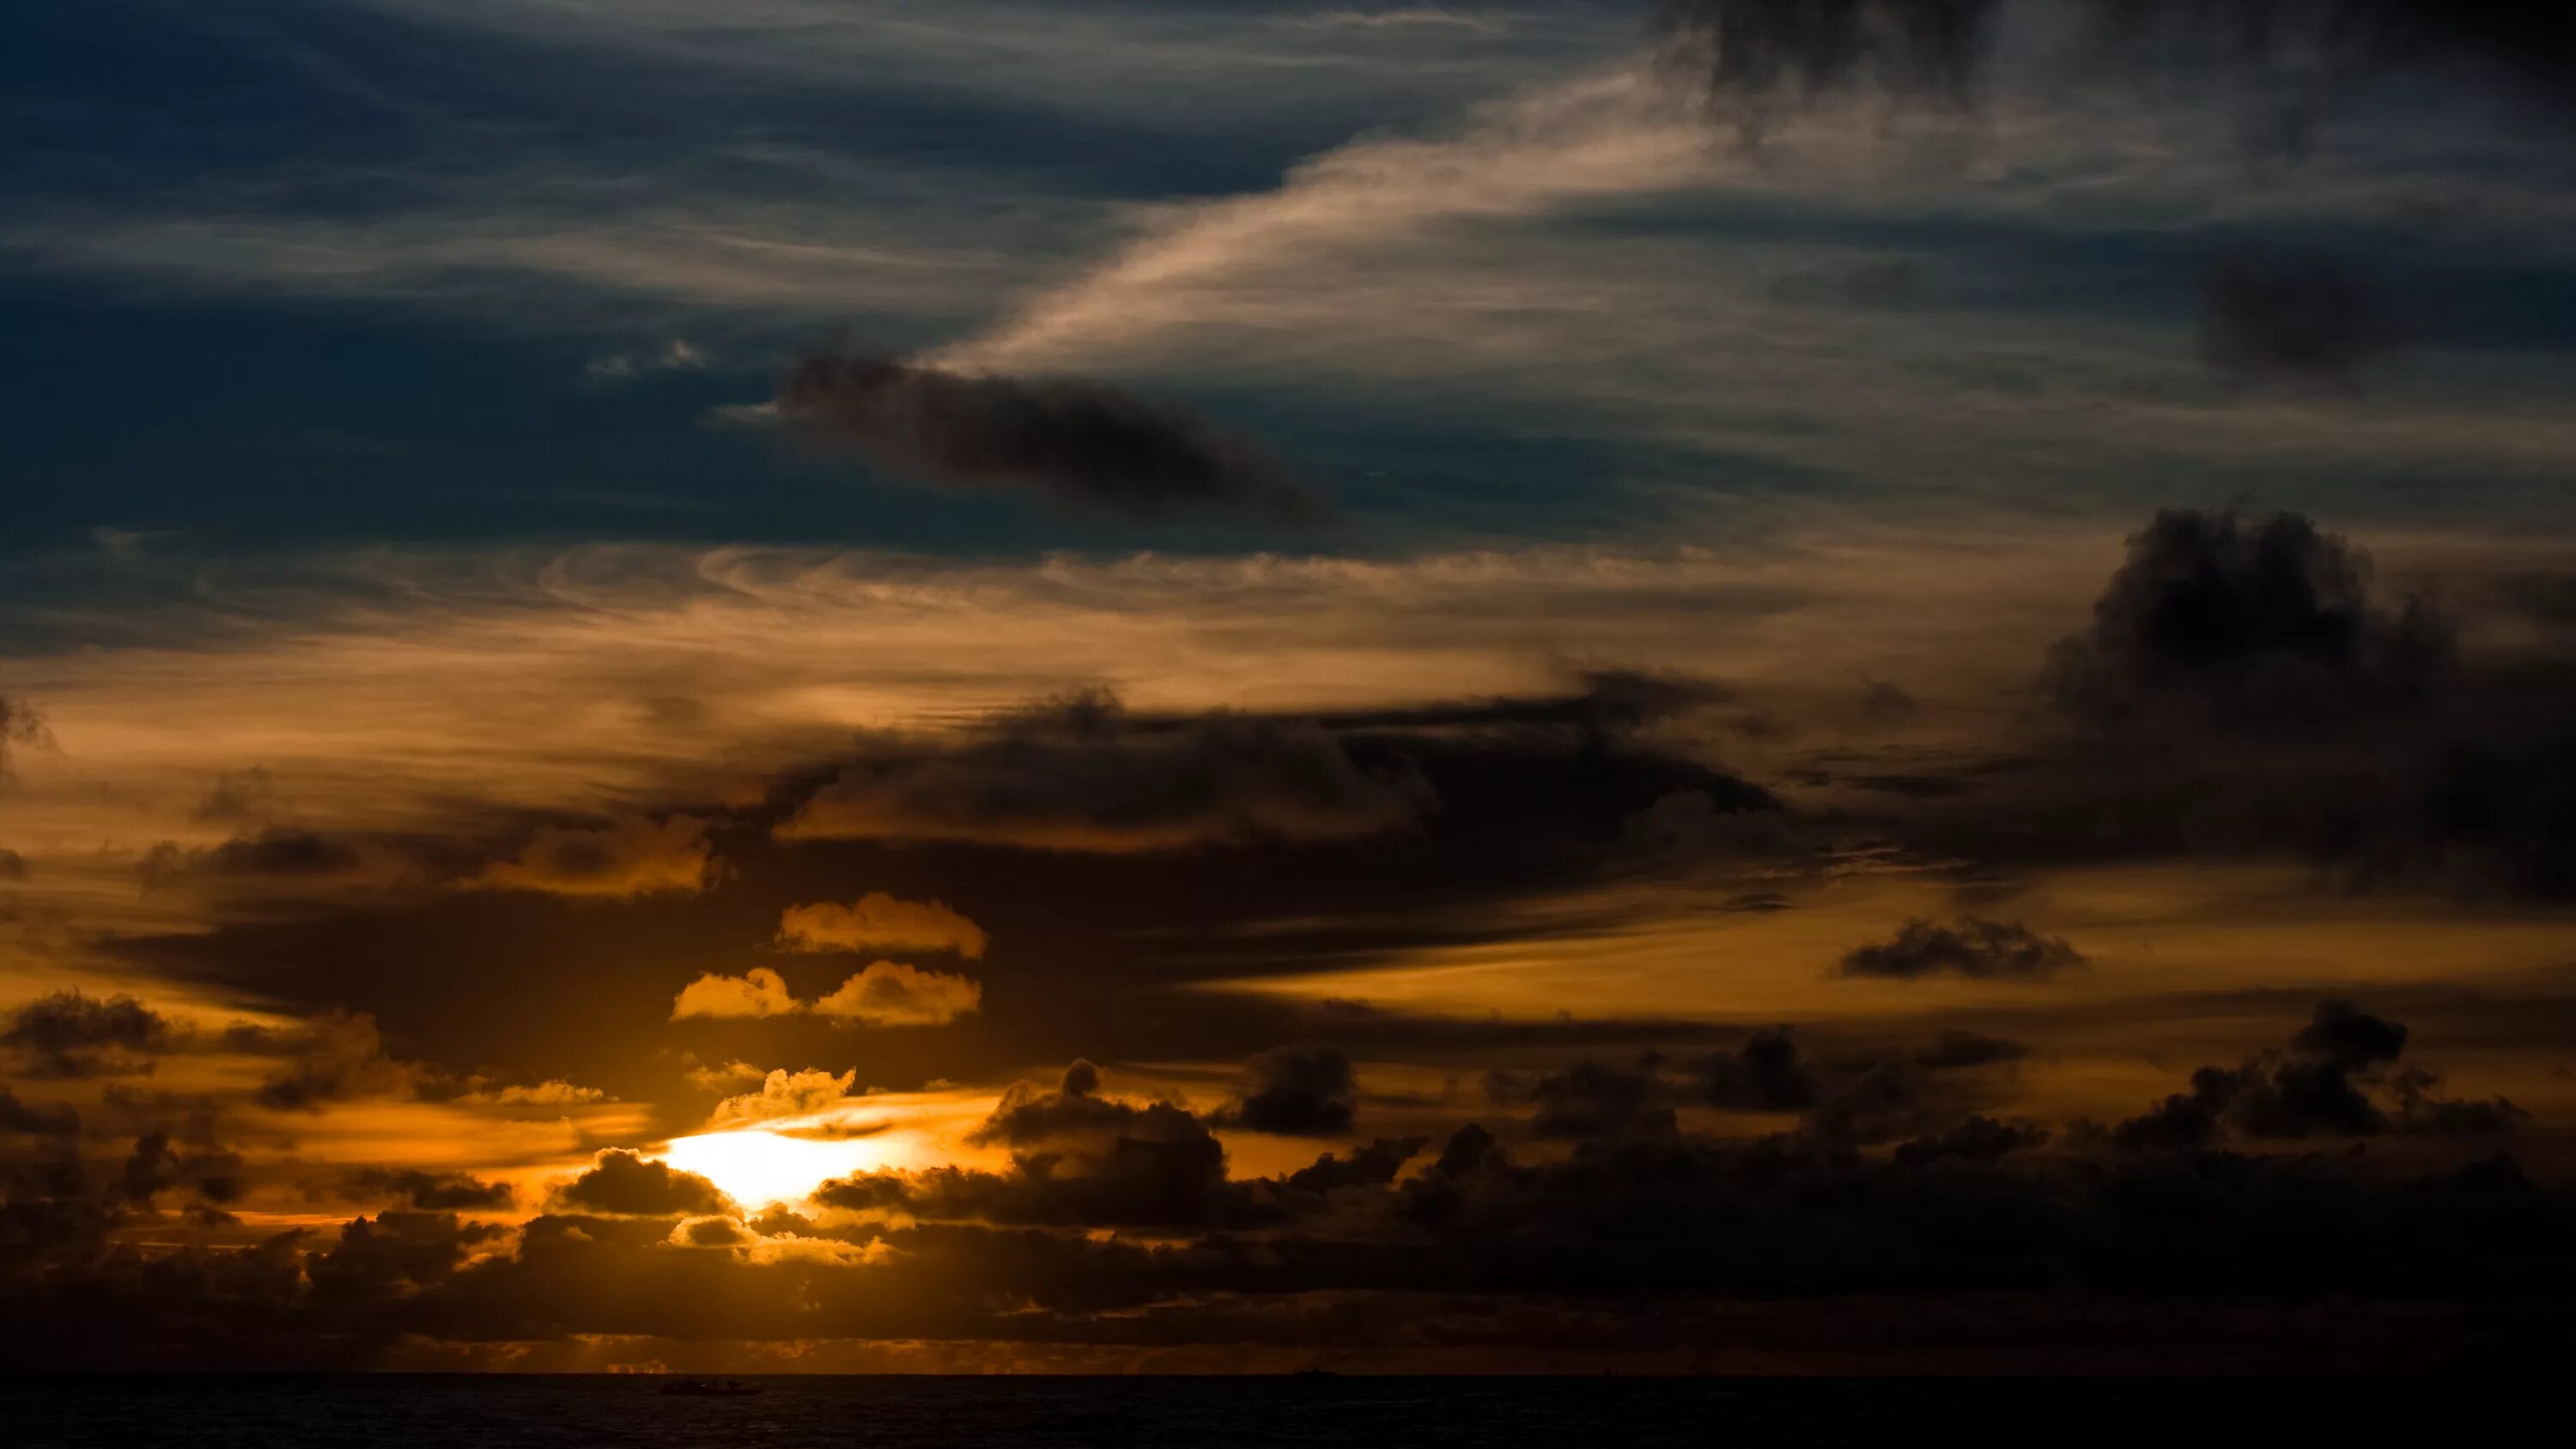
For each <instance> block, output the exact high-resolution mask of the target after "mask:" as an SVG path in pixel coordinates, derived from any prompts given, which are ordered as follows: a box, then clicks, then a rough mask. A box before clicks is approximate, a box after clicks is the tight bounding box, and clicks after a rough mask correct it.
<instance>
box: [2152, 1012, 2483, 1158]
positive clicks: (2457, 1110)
mask: <svg viewBox="0 0 2576 1449" xmlns="http://www.w3.org/2000/svg"><path fill="white" fill-rule="evenodd" d="M2405 1049H2406V1028H2405V1027H2404V1026H2402V1025H2400V1024H2398V1023H2396V1022H2392V1021H2388V1020H2386V1019H2384V1018H2382V1017H2377V1016H2373V1015H2371V1014H2370V1013H2368V1012H2365V1011H2362V1010H2361V1009H2359V1008H2358V1007H2356V1006H2354V1005H2353V1004H2352V1003H2350V1002H2348V1001H2340V1000H2327V1001H2321V1002H2319V1003H2317V1007H2316V1011H2315V1013H2314V1014H2313V1015H2312V1016H2311V1017H2310V1018H2309V1020H2308V1024H2307V1025H2306V1026H2304V1027H2302V1028H2300V1030H2299V1031H2298V1032H2297V1033H2296V1034H2294V1035H2293V1036H2292V1037H2291V1038H2290V1041H2289V1045H2288V1047H2287V1049H2286V1050H2280V1051H2266V1052H2261V1053H2257V1054H2256V1055H2254V1056H2252V1057H2249V1058H2247V1059H2246V1060H2245V1061H2244V1062H2243V1063H2242V1064H2240V1065H2238V1066H2236V1067H2234V1068H2232V1069H2231V1068H2226V1067H2202V1068H2201V1069H2200V1070H2198V1071H2196V1072H2194V1073H2192V1077H2191V1089H2190V1090H2189V1091H2187V1092H2177V1093H2175V1094H2173V1095H2172V1096H2169V1097H2167V1098H2165V1099H2164V1100H2163V1101H2162V1102H2159V1103H2157V1104H2156V1105H2155V1106H2154V1107H2153V1108H2151V1109H2149V1110H2148V1111H2147V1112H2146V1113H2145V1114H2143V1115H2141V1116H2138V1117H2133V1118H2130V1119H2129V1120H2127V1121H2125V1122H2122V1123H2119V1124H2118V1125H2116V1126H2115V1127H2113V1128H2112V1129H2111V1140H2112V1141H2113V1142H2114V1143H2115V1144H2117V1145H2118V1146H2121V1147H2123V1148H2128V1149H2131V1150H2139V1151H2158V1150H2177V1149H2185V1148H2197V1147H2202V1146H2206V1145H2208V1144H2209V1143H2211V1142H2214V1141H2216V1140H2218V1139H2219V1138H2220V1137H2221V1136H2223V1135H2225V1134H2227V1133H2231V1132H2232V1133H2235V1134H2238V1135H2241V1136H2244V1137H2247V1138H2253V1139H2258V1140H2259V1139H2271V1140H2279V1139H2297V1138H2307V1137H2375V1136H2379V1135H2382V1134H2385V1133H2391V1132H2405V1133H2416V1134H2422V1135H2428V1136H2476V1135H2481V1134H2485V1133H2491V1132H2497V1131H2501V1130H2503V1129H2505V1128H2506V1127H2509V1126H2511V1125H2512V1124H2513V1123H2515V1122H2518V1121H2520V1120H2522V1119H2523V1118H2524V1116H2525V1115H2526V1114H2525V1113H2524V1112H2523V1111H2522V1109H2521V1108H2519V1107H2516V1106H2515V1105H2514V1104H2513V1103H2511V1102H2509V1101H2506V1100H2505V1099H2503V1098H2501V1097H2498V1098H2494V1099H2492V1100H2489V1101H2484V1102H2475V1101H2457V1100H2452V1099H2446V1098H2441V1097H2437V1096H2435V1095H2434V1094H2433V1093H2434V1090H2435V1088H2436V1087H2437V1085H2438V1083H2439V1078H2438V1077H2436V1076H2435V1075H2434V1074H2433V1073H2431V1072H2428V1071H2425V1070H2423V1069H2421V1068H2409V1069H2407V1070H2405V1071H2403V1072H2399V1073H2382V1072H2380V1071H2379V1070H2378V1069H2380V1068H2383V1067H2385V1066H2387V1065H2388V1064H2390V1063H2393V1062H2395V1061H2396V1060H2397V1059H2398V1057H2399V1055H2400V1054H2401V1053H2403V1052H2404V1051H2405ZM2382 1086H2384V1087H2386V1088H2387V1089H2388V1092H2389V1093H2390V1094H2391V1095H2393V1097H2394V1104H2393V1107H2392V1106H2391V1105H2385V1104H2383V1103H2382V1102H2380V1101H2378V1100H2375V1099H2374V1098H2373V1096H2372V1095H2371V1092H2372V1089H2373V1088H2377V1087H2382Z"/></svg>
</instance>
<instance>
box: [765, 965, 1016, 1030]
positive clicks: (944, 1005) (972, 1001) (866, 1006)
mask: <svg viewBox="0 0 2576 1449" xmlns="http://www.w3.org/2000/svg"><path fill="white" fill-rule="evenodd" d="M983 999H984V988H983V987H982V986H981V985H980V984H978V983H977V982H975V981H974V980H972V979H971V978H969V977H964V976H952V975H950V974H948V973H947V972H944V971H924V970H922V969H921V968H920V967H918V966H907V965H904V964H903V963H902V962H899V961H872V962H870V963H868V967H867V969H866V970H864V971H861V972H859V973H858V974H857V975H855V976H852V977H851V978H850V979H849V980H847V981H844V982H842V983H841V984H840V986H839V987H838V988H837V989H835V990H834V991H833V992H832V993H831V994H830V995H828V996H824V997H822V998H820V999H818V1000H816V1001H815V1002H814V1004H813V1005H812V1006H811V1007H810V1008H808V1009H809V1010H811V1011H812V1012H813V1013H814V1014H815V1015H816V1016H823V1017H829V1018H831V1019H832V1020H834V1021H836V1022H849V1023H855V1024H857V1025H860V1026H944V1025H946V1024H947V1023H949V1022H952V1021H955V1020H956V1019H957V1018H959V1017H961V1016H970V1015H972V1014H974V1011H975V1009H976V1006H977V1004H978V1003H980V1002H981V1001H982V1000H983Z"/></svg>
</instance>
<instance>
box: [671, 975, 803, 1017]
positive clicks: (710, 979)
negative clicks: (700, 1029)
mask: <svg viewBox="0 0 2576 1449" xmlns="http://www.w3.org/2000/svg"><path fill="white" fill-rule="evenodd" d="M804 1009H805V1007H804V1004H803V1003H802V1002H800V1001H798V1000H797V999H796V994H795V993H794V992H792V991H789V990H788V989H787V978H786V977H783V976H781V975H779V974H778V973H777V972H775V971H772V970H770V969H769V968H768V967H766V966H754V967H753V968H751V969H750V970H749V971H747V972H745V973H743V974H742V975H740V976H719V975H717V974H715V973H714V972H712V971H710V972H707V973H705V974H704V975H701V976H700V977H698V979H697V980H695V981H692V982H690V983H689V984H688V985H686V986H683V987H681V988H680V994H679V995H678V996H677V997H675V998H673V999H672V1002H671V1019H672V1020H673V1021H680V1020H684V1019H686V1018H689V1017H761V1016H790V1015H793V1014H795V1013H796V1012H799V1011H802V1010H804Z"/></svg>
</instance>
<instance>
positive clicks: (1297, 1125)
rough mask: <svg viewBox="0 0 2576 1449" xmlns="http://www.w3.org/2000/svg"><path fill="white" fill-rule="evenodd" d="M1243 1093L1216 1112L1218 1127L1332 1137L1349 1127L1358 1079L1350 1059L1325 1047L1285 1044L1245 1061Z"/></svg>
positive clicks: (1285, 1134)
mask: <svg viewBox="0 0 2576 1449" xmlns="http://www.w3.org/2000/svg"><path fill="white" fill-rule="evenodd" d="M1244 1072H1245V1075H1246V1076H1247V1077H1248V1078H1250V1081H1249V1082H1248V1083H1247V1084H1246V1086H1245V1088H1244V1092H1243V1095H1242V1096H1241V1097H1240V1098H1237V1099H1236V1100H1235V1101H1234V1102H1233V1103H1231V1104H1230V1105H1228V1106H1227V1107H1226V1108H1225V1109H1224V1111H1222V1112H1220V1113H1219V1114H1218V1116H1217V1119H1216V1121H1217V1125H1218V1126H1220V1127H1240V1128H1243V1129H1244V1130H1246V1131H1251V1132H1272V1133H1277V1134H1279V1135H1281V1136H1284V1137H1333V1136H1338V1135H1339V1134H1341V1133H1344V1132H1347V1131H1349V1130H1350V1128H1351V1118H1352V1116H1353V1114H1354V1113H1356V1112H1357V1110H1358V1107H1359V1082H1358V1079H1357V1078H1356V1077H1355V1076H1354V1075H1353V1074H1352V1072H1351V1059H1350V1058H1349V1057H1347V1056H1345V1055H1343V1054H1342V1053H1341V1052H1340V1051H1338V1050H1336V1049H1334V1048H1332V1047H1328V1046H1285V1047H1278V1048H1275V1049H1273V1050H1271V1051H1266V1052H1263V1053H1261V1054H1260V1055H1258V1056H1256V1057H1254V1058H1252V1059H1251V1060H1250V1061H1248V1062H1246V1063H1244Z"/></svg>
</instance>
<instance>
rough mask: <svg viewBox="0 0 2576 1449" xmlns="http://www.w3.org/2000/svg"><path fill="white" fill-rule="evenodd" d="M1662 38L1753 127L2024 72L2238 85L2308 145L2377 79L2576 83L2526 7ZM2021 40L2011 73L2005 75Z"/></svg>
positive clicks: (2094, 14) (2450, 6)
mask: <svg viewBox="0 0 2576 1449" xmlns="http://www.w3.org/2000/svg"><path fill="white" fill-rule="evenodd" d="M2070 21H2071V23H2070ZM1655 27H1656V29H1657V31H1658V33H1659V34H1660V35H1661V36H1662V37H1663V38H1664V42H1665V44H1666V46H1667V47H1668V49H1669V50H1670V51H1672V52H1673V58H1674V59H1675V60H1676V61H1678V62H1679V63H1682V64H1684V65H1687V66H1689V67H1692V68H1694V69H1695V70H1697V71H1698V73H1699V76H1700V79H1701V81H1702V82H1703V84H1704V85H1705V86H1706V89H1707V94H1708V99H1709V104H1710V105H1711V107H1712V108H1713V109H1715V110H1716V111H1717V112H1718V113H1719V114H1720V115H1722V116H1725V117H1728V118H1729V119H1733V120H1735V121H1737V122H1739V123H1741V124H1744V125H1746V126H1748V127H1758V126H1759V124H1760V123H1762V122H1765V121H1767V120H1769V119H1770V118H1772V117H1773V116H1774V115H1776V114H1778V113H1779V112H1781V111H1784V110H1788V109H1792V108H1795V107H1799V106H1804V105H1809V104H1812V103H1814V102H1815V101H1817V100H1818V99H1820V98H1822V97H1825V96H1828V95H1832V94H1836V93H1845V92H1861V91H1866V92H1872V93H1877V94H1883V95H1888V96H1893V97H1898V98H1902V99H1908V100H1912V101H1916V102H1921V103H1925V104H1935V105H1941V106H1951V107H1964V106H1968V105H1972V104H1977V103H1981V102H1984V101H1986V100H1988V99H1989V98H1990V96H1989V93H1990V92H1991V91H1992V90H1993V89H1995V88H1996V86H1997V84H1998V83H1999V82H2001V81H2002V80H2004V79H2005V78H2006V77H2007V76H2012V77H2020V76H2023V75H2028V76H2033V77H2037V78H2041V79H2044V80H2054V81H2056V82H2059V83H2061V84H2063V83H2068V82H2072V81H2078V80H2081V81H2084V82H2088V83H2098V82H2100V81H2103V80H2106V79H2109V80H2120V81H2126V82H2130V83H2133V84H2141V85H2143V84H2145V83H2148V82H2163V81H2171V80H2181V81H2183V82H2184V83H2186V84H2189V85H2191V86H2192V88H2193V90H2192V93H2193V94H2194V95H2195V96H2198V97H2205V96H2207V95H2209V94H2210V93H2211V92H2212V91H2213V90H2215V89H2217V88H2219V87H2226V88H2228V89H2230V90H2231V91H2233V92H2234V93H2235V98H2236V99H2238V100H2240V101H2247V102H2251V103H2252V104H2254V105H2255V106H2256V107H2257V108H2258V109H2259V110H2260V112H2261V113H2263V114H2264V115H2266V116H2267V117H2268V118H2269V120H2270V122H2271V125H2272V128H2274V129H2275V130H2276V133H2277V134H2280V135H2282V136H2284V137H2285V138H2287V139H2290V140H2297V139H2299V138H2300V137H2302V136H2304V135H2305V134H2306V133H2307V132H2308V131H2310V130H2311V129H2313V128H2314V126H2315V125H2316V124H2317V122H2318V120H2319V119H2320V117H2321V115H2322V114H2323V113H2324V112H2325V111H2326V110H2327V109H2329V108H2330V107H2332V106H2333V105H2335V104H2336V103H2338V102H2340V101H2346V100H2349V99H2350V97H2351V95H2352V94H2353V93H2354V92H2357V91H2358V90H2360V89H2361V88H2362V87H2363V86H2364V85H2365V84H2366V83H2368V82H2372V81H2376V80H2382V79H2387V78H2392V77H2396V76H2403V75H2413V76H2417V77H2427V78H2454V79H2467V80H2469V81H2471V82H2472V83H2474V84H2477V85H2480V86H2482V87H2484V88H2488V89H2491V90H2497V91H2501V92H2503V93H2506V94H2509V95H2511V96H2512V97H2514V98H2516V99H2519V100H2524V101H2531V102H2535V103H2537V104H2538V105H2539V106H2540V107H2541V108H2543V109H2545V110H2564V109H2566V107H2567V98H2566V82H2567V81H2568V79H2570V77H2571V75H2572V74H2576V27H2571V25H2570V22H2569V21H2568V20H2567V18H2566V17H2565V15H2564V13H2563V12H2561V11H2560V10H2559V9H2558V8H2557V7H2555V6H2550V5H2545V4H2527V3H2522V0H2502V3H2493V4H2456V3H2447V0H2322V3H2312V0H2076V3H2074V4H2069V5H2018V6H2017V5H2011V4H2005V3H2000V0H1814V3H1805V4H1784V3H1779V0H1662V3H1660V4H1659V6H1658V8H1657V11H1656V20H1655ZM2008 39H2009V40H2010V41H2012V42H2013V48H2014V50H2015V55H2014V59H2015V61H2016V62H2018V64H2017V65H2016V66H2015V67H2013V68H2011V69H2010V70H2009V71H2007V70H2006V69H2005V68H2002V67H1998V66H1995V65H1994V64H1992V61H1993V59H1994V57H1995V56H1996V55H1997V54H1998V53H2000V52H2002V51H2003V50H2004V49H2006V42H2007V40H2008Z"/></svg>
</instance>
